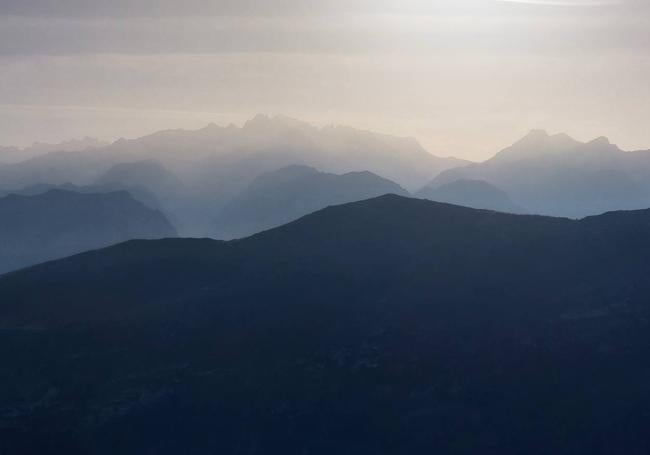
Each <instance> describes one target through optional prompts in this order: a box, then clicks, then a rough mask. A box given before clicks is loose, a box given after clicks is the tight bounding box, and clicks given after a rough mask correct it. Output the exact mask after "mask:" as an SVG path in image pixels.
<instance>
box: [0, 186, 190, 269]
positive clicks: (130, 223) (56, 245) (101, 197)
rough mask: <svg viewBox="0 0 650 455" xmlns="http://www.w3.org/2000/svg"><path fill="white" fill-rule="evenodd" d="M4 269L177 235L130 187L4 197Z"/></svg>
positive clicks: (0, 230)
mask: <svg viewBox="0 0 650 455" xmlns="http://www.w3.org/2000/svg"><path fill="white" fill-rule="evenodd" d="M0 220H2V222H1V223H0V273H4V272H7V271H10V270H15V269H18V268H22V267H27V266H30V265H34V264H37V263H40V262H44V261H48V260H52V259H58V258H62V257H65V256H70V255H72V254H76V253H80V252H82V251H88V250H92V249H97V248H102V247H106V246H109V245H112V244H115V243H120V242H124V241H126V240H130V239H152V238H163V237H175V236H176V235H177V234H176V231H175V230H174V228H173V227H172V226H171V225H170V223H169V222H168V221H167V219H166V218H165V217H164V216H163V215H162V214H161V213H159V212H157V211H154V210H151V209H149V208H147V207H145V206H144V205H142V204H141V203H139V202H137V201H135V200H134V199H133V198H132V197H131V195H130V194H129V193H127V192H115V193H103V194H84V193H82V192H79V191H65V190H49V191H46V192H43V193H38V191H36V194H35V195H29V196H25V195H16V194H12V195H8V196H5V197H3V198H0Z"/></svg>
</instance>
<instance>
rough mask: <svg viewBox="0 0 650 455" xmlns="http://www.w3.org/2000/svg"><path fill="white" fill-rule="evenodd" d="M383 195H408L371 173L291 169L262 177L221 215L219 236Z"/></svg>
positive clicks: (253, 230) (235, 234) (250, 231)
mask: <svg viewBox="0 0 650 455" xmlns="http://www.w3.org/2000/svg"><path fill="white" fill-rule="evenodd" d="M384 194H398V195H403V196H405V195H407V194H408V193H407V192H406V190H404V189H403V188H402V187H400V186H399V185H397V184H396V183H394V182H391V181H390V180H386V179H384V178H381V177H379V176H377V175H375V174H372V173H370V172H352V173H348V174H344V175H335V174H327V173H323V172H318V171H317V170H316V169H314V168H310V167H307V166H289V167H286V168H283V169H280V170H278V171H274V172H269V173H265V174H262V175H261V176H259V177H258V178H257V179H255V180H254V181H253V183H251V185H250V186H249V187H248V188H247V189H246V190H244V191H243V192H242V193H241V194H239V195H238V196H237V197H235V198H234V199H233V200H232V201H231V202H230V203H229V204H228V205H226V207H225V208H224V209H223V210H222V211H221V212H220V214H219V216H218V219H217V230H216V237H218V238H226V239H227V238H236V237H244V236H247V235H251V234H254V233H256V232H260V231H263V230H266V229H270V228H273V227H276V226H280V225H282V224H285V223H288V222H290V221H293V220H296V219H298V218H300V217H302V216H305V215H307V214H309V213H312V212H315V211H317V210H320V209H323V208H325V207H327V206H329V205H338V204H343V203H346V202H355V201H360V200H364V199H369V198H372V197H377V196H382V195H384Z"/></svg>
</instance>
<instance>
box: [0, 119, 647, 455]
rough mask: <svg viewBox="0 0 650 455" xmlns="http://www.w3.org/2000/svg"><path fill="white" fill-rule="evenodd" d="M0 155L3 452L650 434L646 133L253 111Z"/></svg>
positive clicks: (420, 444) (461, 447)
mask: <svg viewBox="0 0 650 455" xmlns="http://www.w3.org/2000/svg"><path fill="white" fill-rule="evenodd" d="M0 163H2V164H0V274H2V275H0V359H2V374H0V453H2V454H59V453H66V454H113V453H123V454H166V453H169V454H176V453H184V454H212V453H214V454H216V453H227V454H267V453H296V454H332V453H340V454H398V453H399V454H419V453H445V454H447V453H449V454H452V453H453V454H457V453H458V454H460V453H466V454H475V453H481V454H483V453H494V454H497V453H498V454H503V453H512V454H520V453H529V454H548V453H558V454H578V453H585V454H586V453H589V454H599V453H602V454H613V453H629V454H644V453H648V451H649V450H650V436H649V434H648V431H647V429H648V426H649V425H650V412H649V411H648V409H650V408H649V406H650V365H649V364H648V361H647V359H648V358H649V356H650V305H649V304H650V281H649V280H648V276H650V151H623V150H621V149H620V148H619V147H617V146H616V145H613V144H611V143H610V141H609V140H607V139H605V138H599V139H596V140H594V141H591V142H579V141H577V140H575V139H572V138H571V137H569V136H567V135H564V134H559V135H550V134H548V133H546V132H544V131H540V130H534V131H532V132H531V133H529V134H528V135H526V136H525V137H524V138H522V139H520V140H518V141H517V142H515V143H514V144H513V145H512V146H509V147H507V148H505V149H504V150H502V151H500V152H498V153H496V154H495V155H494V157H493V158H490V159H488V160H486V161H483V162H469V161H466V160H461V159H457V158H449V157H437V156H434V155H432V154H430V153H429V152H428V151H426V150H425V148H424V147H422V146H421V145H420V144H419V143H418V142H417V141H416V140H414V139H408V138H402V137H394V136H389V135H383V134H378V133H373V132H369V131H364V130H357V129H353V128H349V127H342V126H336V127H334V126H332V127H316V126H312V125H310V124H308V123H305V122H302V121H298V120H294V119H291V118H288V117H283V116H276V117H268V116H263V115H260V116H257V117H255V118H254V119H252V120H250V121H248V122H247V123H245V124H244V125H243V126H242V127H237V126H233V125H231V126H227V127H220V126H217V125H214V124H211V125H209V126H207V127H205V128H203V129H199V130H181V129H179V130H166V131H161V132H158V133H155V134H152V135H149V136H145V137H141V138H138V139H131V140H126V139H121V140H118V141H116V142H113V143H103V142H101V141H97V140H93V139H84V140H83V141H69V142H66V143H64V144H61V145H58V146H57V145H45V144H39V145H38V146H34V147H31V148H22V149H21V148H18V147H11V148H9V147H7V148H0Z"/></svg>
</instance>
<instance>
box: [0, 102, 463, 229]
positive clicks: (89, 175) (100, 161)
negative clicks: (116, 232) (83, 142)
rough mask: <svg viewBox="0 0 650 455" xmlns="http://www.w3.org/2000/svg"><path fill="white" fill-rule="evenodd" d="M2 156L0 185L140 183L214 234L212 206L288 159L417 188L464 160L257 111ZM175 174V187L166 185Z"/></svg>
mask: <svg viewBox="0 0 650 455" xmlns="http://www.w3.org/2000/svg"><path fill="white" fill-rule="evenodd" d="M1 163H2V160H0V190H4V191H12V190H13V191H15V190H20V189H22V188H24V187H31V186H34V185H39V184H50V185H65V184H74V185H77V186H97V185H99V186H105V185H106V183H107V182H108V181H112V182H113V183H115V182H117V183H119V185H113V187H114V188H120V187H122V188H125V187H127V186H128V189H129V190H130V191H133V190H134V189H138V190H139V191H140V192H142V190H146V191H147V192H148V193H150V194H151V195H152V196H154V197H155V199H157V200H158V201H159V202H160V203H161V205H162V207H164V209H165V212H166V214H167V215H168V216H169V217H170V218H172V219H173V220H174V223H175V224H176V225H177V226H178V228H179V230H180V232H181V234H182V235H186V236H199V237H200V236H209V235H212V233H213V230H214V220H215V217H216V216H217V214H218V213H219V212H220V210H221V209H223V208H224V207H225V206H226V205H227V204H228V203H230V201H231V200H232V199H233V198H235V197H237V196H238V195H239V194H240V193H241V192H242V191H244V190H245V189H246V188H247V187H248V185H249V184H251V183H252V182H253V181H254V180H255V179H256V178H257V177H258V176H260V175H261V174H263V173H266V172H273V171H277V170H278V169H281V168H283V167H286V166H291V165H305V166H310V167H314V168H316V169H318V170H319V171H321V172H329V173H336V174H346V173H350V172H372V173H375V174H377V175H380V176H382V177H384V178H387V179H390V180H393V181H395V182H397V183H398V184H399V185H401V186H403V187H406V188H408V189H410V190H415V189H417V188H419V187H421V186H423V185H424V184H425V183H427V182H428V181H430V180H431V179H432V178H433V177H435V176H436V175H438V174H439V173H440V172H441V171H443V170H446V169H450V168H453V167H456V166H460V165H465V164H467V163H468V162H467V161H464V160H459V159H456V158H439V157H436V156H433V155H431V154H430V153H428V152H427V151H426V150H425V149H424V148H422V146H421V145H420V144H419V143H418V142H417V141H416V140H414V139H409V138H399V137H393V136H387V135H382V134H377V133H372V132H368V131H361V130H356V129H353V128H348V127H334V126H332V127H324V128H318V127H315V126H312V125H310V124H308V123H304V122H301V121H298V120H294V119H291V118H288V117H283V116H276V117H267V116H263V115H259V116H257V117H255V118H254V119H252V120H250V121H249V122H247V123H246V124H245V125H244V126H243V127H241V128H239V127H235V126H229V127H219V126H217V125H213V124H212V125H209V126H207V127H206V128H203V129H200V130H197V131H186V130H170V131H161V132H158V133H155V134H152V135H149V136H145V137H142V138H138V139H133V140H126V139H122V140H119V141H116V142H115V143H113V144H111V145H108V146H104V147H99V148H95V149H93V150H88V151H62V152H52V153H45V154H41V155H39V156H34V157H31V158H30V159H28V160H25V161H21V162H17V163H10V164H5V165H2V164H1ZM155 166H158V169H157V170H152V167H155ZM145 168H148V170H146V171H145V170H144V169H145ZM161 168H162V169H163V170H161ZM151 172H157V173H158V174H157V175H154V174H152V173H151ZM162 173H164V174H166V175H165V176H162V175H161V174H162ZM111 174H112V175H111ZM158 178H160V179H161V180H156V179H158ZM174 181H176V182H177V183H178V185H177V187H174V185H170V183H171V182H174ZM125 182H127V183H128V185H125ZM161 184H162V185H164V188H162V187H161Z"/></svg>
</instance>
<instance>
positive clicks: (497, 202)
mask: <svg viewBox="0 0 650 455" xmlns="http://www.w3.org/2000/svg"><path fill="white" fill-rule="evenodd" d="M416 196H417V197H421V198H423V199H429V200H431V201H437V202H446V203H448V204H455V205H462V206H464V207H471V208H475V209H488V210H495V211H497V212H504V213H526V210H524V209H523V208H522V207H519V206H518V205H517V204H515V203H514V202H512V199H510V196H508V194H507V193H506V192H505V191H503V190H501V189H499V188H497V187H496V186H494V185H491V184H489V183H487V182H484V181H482V180H463V179H461V180H454V181H452V182H450V183H445V184H442V185H440V186H426V187H424V188H422V189H421V190H420V191H418V192H417V193H416Z"/></svg>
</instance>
